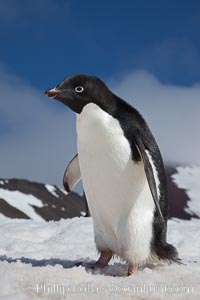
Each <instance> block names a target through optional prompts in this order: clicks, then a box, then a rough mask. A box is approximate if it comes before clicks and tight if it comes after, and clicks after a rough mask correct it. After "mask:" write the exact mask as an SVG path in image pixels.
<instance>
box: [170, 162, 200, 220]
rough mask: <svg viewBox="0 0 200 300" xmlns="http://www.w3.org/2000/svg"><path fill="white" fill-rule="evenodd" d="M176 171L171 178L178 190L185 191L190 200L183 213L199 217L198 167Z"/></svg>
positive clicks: (181, 168)
mask: <svg viewBox="0 0 200 300" xmlns="http://www.w3.org/2000/svg"><path fill="white" fill-rule="evenodd" d="M177 171H178V173H176V174H174V175H173V176H172V178H173V180H174V182H175V183H176V184H177V186H178V187H179V188H182V189H185V190H186V193H187V195H188V197H189V199H190V201H188V207H187V208H185V211H186V212H188V213H189V214H191V215H193V214H196V215H197V216H198V217H200V193H199V191H200V187H199V183H200V167H178V168H177Z"/></svg>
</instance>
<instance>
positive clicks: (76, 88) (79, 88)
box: [75, 85, 84, 93]
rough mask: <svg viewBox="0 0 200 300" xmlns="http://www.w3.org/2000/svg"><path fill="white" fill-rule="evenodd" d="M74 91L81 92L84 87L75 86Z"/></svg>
mask: <svg viewBox="0 0 200 300" xmlns="http://www.w3.org/2000/svg"><path fill="white" fill-rule="evenodd" d="M75 91H76V92H77V93H82V92H83V91H84V88H83V87H82V86H80V85H79V86H77V87H75Z"/></svg>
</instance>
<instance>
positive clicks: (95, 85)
mask: <svg viewBox="0 0 200 300" xmlns="http://www.w3.org/2000/svg"><path fill="white" fill-rule="evenodd" d="M44 94H45V95H46V96H47V97H49V98H53V99H56V100H58V101H60V102H62V103H63V104H65V105H67V106H68V107H69V108H70V109H72V110H73V111H74V112H76V113H78V114H79V113H81V112H82V109H83V108H84V106H85V105H87V104H89V103H95V104H97V105H98V106H100V107H101V108H102V109H104V110H110V109H111V107H113V103H114V102H115V96H114V94H113V93H112V92H111V91H110V90H109V89H108V88H107V86H106V85H105V84H104V82H103V81H101V80H100V79H99V78H97V77H95V76H88V75H75V76H72V77H69V78H66V79H64V80H63V81H62V82H61V83H60V84H58V85H57V86H56V87H55V88H51V89H49V90H47V91H46V92H45V93H44Z"/></svg>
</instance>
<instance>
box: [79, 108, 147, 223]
mask: <svg viewBox="0 0 200 300" xmlns="http://www.w3.org/2000/svg"><path fill="white" fill-rule="evenodd" d="M77 138H78V153H79V163H80V169H81V176H82V180H83V185H84V188H85V191H86V195H87V197H88V202H89V207H90V209H91V213H92V214H95V211H96V210H98V214H101V213H103V216H104V218H105V219H106V216H107V215H108V216H109V217H110V213H113V216H115V217H118V216H119V214H120V215H121V214H127V213H128V212H130V209H131V207H132V206H133V204H134V199H136V198H137V196H138V195H139V193H140V192H141V190H142V188H143V186H144V185H145V179H146V178H145V175H144V169H143V165H142V163H140V164H134V162H133V160H132V154H131V148H130V145H129V142H128V140H127V139H126V138H125V136H124V133H123V131H122V129H121V127H120V124H119V122H118V120H117V119H115V118H113V117H112V116H111V115H109V114H108V113H106V112H105V111H103V110H102V109H100V108H99V107H98V106H97V105H95V104H88V105H87V106H86V107H85V108H84V110H83V111H82V113H81V114H80V115H79V116H78V117H77Z"/></svg>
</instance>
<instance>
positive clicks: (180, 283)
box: [0, 216, 200, 300]
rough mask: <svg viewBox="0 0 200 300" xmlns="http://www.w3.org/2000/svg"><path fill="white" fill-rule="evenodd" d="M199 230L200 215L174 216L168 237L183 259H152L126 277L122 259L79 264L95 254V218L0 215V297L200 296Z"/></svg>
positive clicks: (112, 297)
mask: <svg viewBox="0 0 200 300" xmlns="http://www.w3.org/2000/svg"><path fill="white" fill-rule="evenodd" d="M199 232H200V220H197V219H192V220H191V221H182V220H177V219H174V220H170V221H169V236H168V239H169V241H170V242H172V243H174V244H175V245H176V247H177V248H178V250H179V255H180V257H181V258H182V262H183V263H184V264H185V265H176V264H173V265H170V266H167V265H163V264H159V265H155V266H154V265H148V266H147V267H146V268H145V269H144V270H139V272H138V273H137V274H136V275H132V276H130V277H123V276H125V275H126V272H127V265H126V264H125V263H124V262H120V261H118V260H113V261H111V263H110V265H109V266H108V267H106V268H104V269H103V270H101V271H100V270H95V271H91V270H88V269H85V267H84V266H81V265H79V266H78V264H79V263H80V262H81V261H93V260H96V259H97V253H96V249H95V245H94V240H93V224H92V219H91V218H83V217H80V218H73V219H67V220H61V221H59V222H52V221H51V222H39V221H37V222H36V221H33V220H22V219H18V220H17V219H9V218H6V217H4V216H0V237H1V239H0V278H1V279H0V282H1V290H0V297H1V299H4V298H3V297H6V298H5V299H9V300H10V299H12V297H14V298H13V299H15V300H19V299H23V297H24V299H32V298H36V299H40V298H41V299H45V297H46V298H48V299H69V297H70V299H102V298H103V297H104V299H122V298H125V299H166V298H167V297H169V295H170V299H181V300H182V299H195V297H196V299H199V298H198V297H200V287H199V282H200V271H199V270H200V253H199V249H200V239H199ZM8 237H9V238H8ZM113 275H114V276H113ZM170 291H171V292H170ZM49 297H50V298H49Z"/></svg>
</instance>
